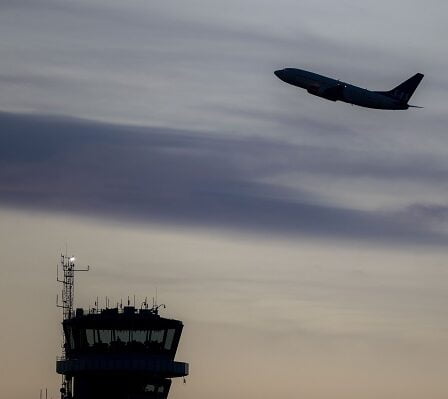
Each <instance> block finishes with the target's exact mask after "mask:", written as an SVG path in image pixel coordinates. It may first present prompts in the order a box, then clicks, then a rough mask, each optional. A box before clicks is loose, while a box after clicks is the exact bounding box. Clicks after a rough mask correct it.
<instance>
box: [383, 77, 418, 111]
mask: <svg viewBox="0 0 448 399" xmlns="http://www.w3.org/2000/svg"><path fill="white" fill-rule="evenodd" d="M423 76H424V75H423V74H421V73H416V74H415V75H414V76H413V77H412V78H409V79H408V80H406V81H405V82H403V83H402V84H400V85H398V86H397V87H395V89H392V90H391V91H389V92H388V94H389V95H390V96H391V97H393V98H395V99H397V100H399V101H401V102H403V103H404V104H407V103H408V101H409V99H410V98H411V97H412V95H413V94H414V91H415V89H416V88H417V86H418V85H419V84H420V82H421V81H422V79H423Z"/></svg>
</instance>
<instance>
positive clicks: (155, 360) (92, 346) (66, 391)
mask: <svg viewBox="0 0 448 399" xmlns="http://www.w3.org/2000/svg"><path fill="white" fill-rule="evenodd" d="M61 265H62V268H63V270H64V279H63V280H60V281H61V282H62V283H63V292H62V304H61V305H60V307H62V308H63V309H64V320H63V323H62V324H63V330H64V356H63V357H62V358H60V359H58V360H57V362H56V371H57V373H59V374H62V375H63V386H62V388H61V398H62V399H71V398H73V399H99V398H104V399H106V398H107V399H151V398H154V399H155V398H157V399H164V398H167V397H168V393H169V390H170V386H171V379H172V378H175V377H184V376H186V375H188V364H187V363H182V362H176V361H175V360H174V358H175V355H176V351H177V347H178V344H179V340H180V337H181V334H182V329H183V324H182V322H181V321H179V320H173V319H167V318H164V317H161V316H160V315H159V308H160V307H161V306H163V305H161V306H158V305H157V304H153V305H152V306H151V307H149V306H148V304H147V303H146V301H145V302H144V303H143V304H142V306H141V308H139V309H137V308H136V307H135V306H130V304H129V300H128V305H127V306H124V307H123V306H117V307H115V308H106V309H98V307H96V308H94V309H90V310H89V311H87V312H86V311H84V310H83V309H79V308H78V309H76V311H75V312H73V310H72V308H71V307H72V306H73V276H74V272H75V271H77V270H76V269H75V264H74V258H73V257H71V258H69V257H66V256H62V260H61ZM70 290H71V292H67V291H70Z"/></svg>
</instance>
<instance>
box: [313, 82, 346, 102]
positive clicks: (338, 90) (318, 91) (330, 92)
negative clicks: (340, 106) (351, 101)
mask: <svg viewBox="0 0 448 399" xmlns="http://www.w3.org/2000/svg"><path fill="white" fill-rule="evenodd" d="M343 91H344V86H343V85H341V84H338V85H337V86H333V87H325V86H319V85H315V86H311V87H309V88H308V89H307V92H308V93H310V94H313V95H315V96H318V97H322V98H325V99H326V100H331V101H338V100H341V99H342V94H343Z"/></svg>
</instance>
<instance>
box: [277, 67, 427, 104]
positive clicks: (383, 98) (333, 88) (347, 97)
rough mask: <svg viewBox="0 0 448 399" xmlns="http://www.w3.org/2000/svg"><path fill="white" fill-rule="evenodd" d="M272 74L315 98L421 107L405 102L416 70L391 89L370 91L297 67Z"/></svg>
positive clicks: (417, 81)
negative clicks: (412, 74)
mask: <svg viewBox="0 0 448 399" xmlns="http://www.w3.org/2000/svg"><path fill="white" fill-rule="evenodd" d="M274 74H275V75H276V76H277V77H278V78H279V79H281V80H283V81H284V82H286V83H289V84H291V85H293V86H297V87H300V88H302V89H305V90H307V91H308V93H310V94H313V95H315V96H318V97H322V98H325V99H327V100H331V101H343V102H346V103H349V104H352V105H358V106H360V107H366V108H374V109H389V110H402V109H408V108H410V107H412V108H423V107H418V106H416V105H409V104H408V101H409V99H410V98H411V96H412V95H413V94H414V91H415V89H416V88H417V86H418V85H419V84H420V82H421V81H422V79H423V76H424V75H423V74H421V73H417V74H415V75H414V76H412V77H411V78H409V79H408V80H406V81H405V82H403V83H401V84H400V85H398V86H397V87H395V88H394V89H392V90H390V91H370V90H367V89H363V88H361V87H358V86H353V85H351V84H348V83H344V82H341V81H339V80H336V79H332V78H329V77H327V76H322V75H318V74H317V73H314V72H308V71H304V70H302V69H296V68H285V69H281V70H278V71H275V72H274Z"/></svg>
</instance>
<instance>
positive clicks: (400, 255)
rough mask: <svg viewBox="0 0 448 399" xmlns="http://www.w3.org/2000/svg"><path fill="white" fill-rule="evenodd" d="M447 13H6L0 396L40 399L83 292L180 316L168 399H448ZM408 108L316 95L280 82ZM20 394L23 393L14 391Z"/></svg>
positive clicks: (402, 8) (357, 6) (442, 6)
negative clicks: (335, 86)
mask: <svg viewBox="0 0 448 399" xmlns="http://www.w3.org/2000/svg"><path fill="white" fill-rule="evenodd" d="M447 13H448V4H447V3H446V2H443V1H436V0H429V1H426V2H419V1H414V0H410V1H408V2H406V5H404V4H403V2H400V1H395V0H391V1H382V0H377V1H370V0H367V1H362V2H359V1H354V0H341V1H339V2H332V1H330V0H322V1H308V0H304V1H301V2H296V1H287V0H280V1H277V2H275V3H273V2H270V1H263V0H259V1H253V0H245V1H233V0H230V1H226V2H217V1H214V0H211V1H208V2H206V3H204V2H200V1H194V0H192V1H188V2H185V1H178V0H174V1H171V2H169V3H167V2H159V1H153V2H149V1H140V0H130V1H127V2H120V1H115V0H108V1H103V0H90V1H85V0H78V1H76V2H74V1H73V2H64V1H60V0H33V1H31V0H29V1H28V0H0V34H1V37H2V38H3V39H2V40H1V41H0V54H1V60H2V61H1V62H0V239H1V241H0V242H1V251H0V300H2V302H3V303H4V304H7V305H6V306H3V307H2V308H1V310H0V312H1V313H0V315H1V317H2V320H4V321H5V322H4V323H2V327H3V329H4V330H3V334H2V336H3V339H2V341H1V342H0V353H1V354H2V358H3V359H5V360H4V361H3V362H2V364H1V365H0V375H1V376H2V377H1V380H0V396H2V397H10V398H13V399H16V398H17V399H22V398H23V399H25V398H29V397H33V395H35V397H37V396H36V395H38V394H39V390H40V389H41V388H45V387H48V388H49V390H50V394H51V395H53V396H54V397H57V392H58V389H59V386H58V385H59V377H58V376H56V374H55V372H54V367H55V365H54V361H55V358H56V356H57V355H58V354H60V326H59V323H60V317H61V315H60V312H59V311H58V309H56V308H55V297H56V293H57V292H58V289H59V287H57V284H56V282H55V268H56V264H57V262H58V259H59V253H60V252H61V251H65V247H66V245H67V246H68V247H69V250H70V251H71V252H73V253H74V254H76V256H77V257H78V259H79V260H80V263H81V264H90V265H91V266H92V271H90V272H89V273H86V274H82V275H79V277H78V280H77V286H76V302H77V304H78V305H79V306H84V307H88V306H89V305H91V304H92V303H93V301H94V300H95V298H96V296H99V297H102V298H104V297H105V296H108V297H109V298H115V299H116V300H117V301H118V300H119V299H120V298H126V297H127V296H128V295H134V294H135V295H136V296H137V297H138V298H144V297H146V296H150V297H151V296H153V295H154V292H155V291H156V290H157V292H158V295H159V298H160V299H161V300H162V301H163V302H164V303H166V305H167V310H166V312H165V314H166V316H170V317H177V318H179V319H181V320H183V321H184V323H185V330H184V336H183V338H182V340H181V345H180V348H179V352H178V356H177V358H178V359H179V360H181V361H187V362H189V363H190V370H191V374H190V376H189V377H188V379H187V384H182V382H181V381H177V382H175V383H174V384H173V387H172V392H171V394H170V397H171V398H173V399H180V398H184V399H189V398H198V397H205V396H208V397H216V398H218V399H219V398H224V397H226V398H227V397H229V396H232V397H235V398H243V397H245V398H246V397H259V398H268V397H269V398H272V397H273V396H275V397H282V398H283V397H285V398H286V397H305V398H310V399H324V398H328V397H332V398H335V399H339V398H341V399H342V398H345V399H355V398H366V399H370V398H372V399H373V398H378V397H381V398H384V399H389V398H390V399H392V398H396V397H407V398H410V399H414V398H415V399H417V398H421V397H425V398H428V399H442V398H446V397H447V393H448V389H447V387H446V382H445V381H446V373H447V372H448V364H447V362H446V358H447V356H446V355H447V350H448V346H447V344H448V342H447V338H446V331H447V329H448V323H447V311H446V309H445V305H446V303H447V299H448V297H447V294H446V292H448V291H447V288H448V280H447V277H448V275H447V274H448V271H447V269H446V257H447V250H446V247H447V243H448V184H447V178H448V161H447V160H448V136H447V134H446V126H447V123H448V114H447V113H446V109H447V106H448V100H447V99H446V97H447V92H448V77H447V75H446V70H447V66H448V55H446V52H444V51H443V49H444V48H445V47H446V46H445V45H446V39H445V38H446V37H447V34H448V28H447V27H446V21H445V19H446V18H445V16H446V15H447ZM283 67H296V68H302V69H307V70H312V71H314V72H317V73H321V74H324V75H328V76H330V77H333V78H337V79H341V80H343V81H346V82H349V83H352V84H355V85H359V86H361V87H367V88H371V89H374V90H388V89H391V88H393V87H395V86H397V85H398V84H399V83H401V82H402V81H404V80H406V79H407V78H409V77H410V76H412V75H414V74H415V73H417V72H421V73H424V74H425V78H424V80H423V82H422V84H421V85H420V86H419V88H418V89H417V91H416V93H415V94H414V96H413V98H412V99H411V101H410V103H411V104H415V105H420V106H423V107H424V109H412V110H408V111H394V112H389V111H377V110H368V109H362V108H358V107H354V106H350V105H348V104H345V103H340V102H336V103H333V102H330V101H325V100H323V99H321V98H317V97H314V96H310V95H308V94H307V93H306V92H304V91H302V90H299V89H297V88H294V87H292V86H288V85H285V84H284V83H283V82H281V81H280V80H278V79H277V78H276V77H275V76H274V74H273V71H274V70H276V69H280V68H283ZM24 380H25V381H26V383H24V382H23V381H24Z"/></svg>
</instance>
